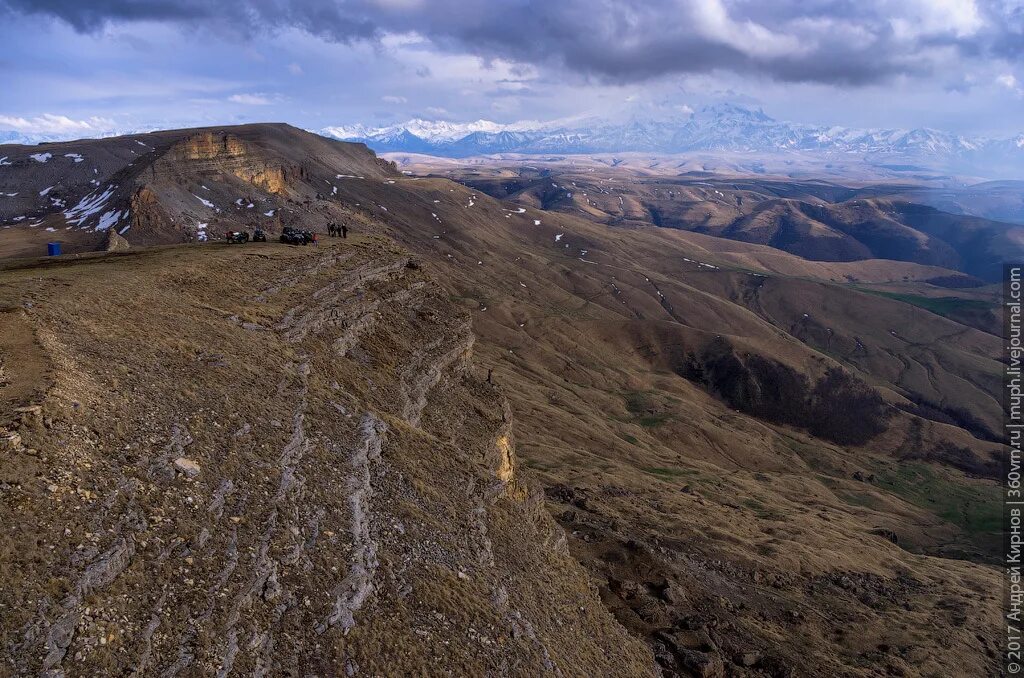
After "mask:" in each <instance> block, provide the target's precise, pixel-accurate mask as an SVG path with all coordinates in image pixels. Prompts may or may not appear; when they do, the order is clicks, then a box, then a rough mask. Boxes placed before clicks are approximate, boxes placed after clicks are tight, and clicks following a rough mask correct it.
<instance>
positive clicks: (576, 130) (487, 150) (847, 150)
mask: <svg viewBox="0 0 1024 678" xmlns="http://www.w3.org/2000/svg"><path fill="white" fill-rule="evenodd" d="M320 133H321V134H323V135H325V136H329V137H334V138H336V139H343V140H351V141H361V142H364V143H366V144H367V145H368V146H370V147H371V148H373V149H374V150H376V151H379V152H409V153H427V154H431V155H439V156H447V157H466V156H471V155H487V154H493V153H523V154H530V153H564V154H588V153H622V152H630V151H634V152H646V153H659V154H661V153H666V154H668V153H689V152H714V153H719V152H721V153H730V152H741V153H764V154H779V153H805V154H815V153H817V154H823V155H826V156H834V155H838V154H842V156H843V157H850V158H854V157H862V158H865V159H866V160H867V161H870V162H881V163H890V164H902V165H913V166H920V167H926V168H932V169H935V170H939V171H942V172H950V171H951V172H966V173H975V174H980V175H982V176H993V177H995V176H1003V177H1014V178H1016V177H1019V176H1021V175H1022V174H1024V134H1022V135H1020V136H1018V137H1015V138H1011V139H988V138H982V137H965V136H962V135H957V134H952V133H949V132H944V131H942V130H935V129H930V128H926V127H921V128H914V129H901V128H884V129H857V128H851V127H842V126H824V125H810V124H802V123H792V122H785V121H780V120H776V119H775V118H772V117H771V116H769V115H767V114H766V113H765V112H764V111H763V110H762V109H760V108H756V109H755V108H749V107H746V106H743V105H740V104H735V103H728V102H723V103H715V104H710V105H707V106H704V107H703V108H701V109H699V110H698V111H696V112H695V113H692V114H689V113H680V112H678V111H674V112H673V113H672V114H671V115H669V116H667V117H665V111H664V109H657V108H655V109H651V110H645V109H639V110H637V109H634V110H633V112H632V114H630V115H628V116H626V117H622V118H619V119H618V120H617V121H612V120H607V119H600V118H594V117H578V118H575V119H569V120H562V121H553V122H546V123H545V122H538V121H520V122H514V123H497V122H493V121H490V120H476V121H473V122H464V123H457V122H448V121H431V120H423V119H419V118H416V119H413V120H409V121H407V122H404V123H400V124H397V125H390V126H387V127H378V128H367V127H365V126H362V125H354V126H350V127H327V128H324V129H323V130H320ZM993 172H994V174H992V173H993Z"/></svg>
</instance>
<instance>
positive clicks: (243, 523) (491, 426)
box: [0, 238, 653, 676]
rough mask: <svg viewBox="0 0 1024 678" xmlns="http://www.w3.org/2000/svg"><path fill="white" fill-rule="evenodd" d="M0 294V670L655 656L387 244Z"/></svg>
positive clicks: (411, 273) (166, 257) (25, 274)
mask: <svg viewBox="0 0 1024 678" xmlns="http://www.w3.org/2000/svg"><path fill="white" fill-rule="evenodd" d="M115 274H116V275H115ZM126 290H131V293H130V294H126V293H125V291H126ZM0 300H2V302H0V303H2V305H3V312H2V314H0V323H2V326H3V330H4V331H3V332H0V337H2V338H0V356H2V359H3V367H4V373H3V374H4V379H5V384H4V387H3V388H2V389H0V394H2V397H3V398H4V402H3V405H4V407H3V408H0V409H2V411H4V412H6V413H13V416H11V415H8V416H6V417H5V420H4V421H3V422H2V423H3V445H4V447H3V455H4V463H3V465H2V469H3V470H2V476H0V525H3V531H4V535H3V539H2V544H3V545H2V547H0V548H2V551H0V561H2V562H3V563H4V574H5V576H4V577H3V579H2V581H0V631H2V648H3V650H2V655H3V662H2V666H3V669H0V672H3V673H7V674H11V675H15V674H16V675H26V674H30V673H40V674H43V675H49V676H60V675H69V676H70V675H97V674H105V675H121V674H127V673H134V674H135V675H167V676H169V675H221V676H226V675H229V674H235V675H239V674H252V675H300V674H301V675H310V674H316V675H350V676H351V675H410V674H427V673H430V674H435V673H446V674H450V675H523V676H526V675H546V674H551V675H580V676H584V675H650V674H651V673H652V672H653V669H652V666H653V661H652V658H651V656H650V654H649V651H648V650H647V648H645V647H644V646H643V644H642V643H640V642H639V641H638V640H634V639H632V638H630V637H629V636H628V635H627V633H626V632H625V630H624V629H623V628H622V627H621V626H619V625H618V624H617V623H615V622H614V620H613V619H612V617H611V615H610V614H609V613H608V611H607V610H606V609H605V608H604V606H603V605H602V604H601V602H600V600H599V598H598V595H597V591H596V589H595V588H594V587H593V586H592V585H591V584H590V583H589V579H588V578H587V576H586V574H585V573H584V572H583V570H582V569H581V568H580V566H579V565H578V564H577V563H576V561H575V560H574V559H573V558H572V557H571V556H570V555H569V552H568V548H567V545H566V540H565V537H564V534H563V533H562V531H561V530H560V529H559V528H558V527H557V526H555V524H554V523H553V521H552V520H551V519H550V518H549V517H548V516H547V514H546V512H544V510H543V502H544V499H543V495H542V494H540V493H539V491H538V490H536V489H535V488H534V486H533V485H531V484H530V483H529V482H528V481H526V480H524V479H523V478H522V477H521V474H520V472H519V469H518V466H517V461H516V457H515V451H514V450H515V446H514V440H513V436H512V426H513V424H512V419H511V417H512V415H511V412H510V410H509V408H508V405H507V402H506V401H505V400H504V398H503V396H502V394H501V392H500V391H499V390H498V389H496V388H495V387H494V386H492V385H489V384H487V383H486V382H485V381H484V379H483V375H482V374H481V371H480V370H479V369H474V368H473V364H472V362H471V353H472V346H473V335H472V334H471V332H470V330H469V325H468V323H467V320H468V319H467V318H466V317H465V316H463V315H462V314H460V313H458V312H453V310H452V308H451V307H450V305H449V304H448V302H447V301H446V300H445V299H444V298H443V297H442V296H439V294H438V291H437V287H436V285H435V284H434V283H433V282H431V281H430V280H429V278H426V277H424V276H423V274H422V272H421V271H420V270H419V265H418V263H417V262H416V261H415V260H413V259H411V258H410V257H409V255H408V254H403V253H402V252H401V251H399V250H397V249H395V248H394V247H392V246H390V245H388V244H387V243H386V241H384V240H382V239H375V238H359V239H354V240H349V241H347V242H345V243H344V244H343V245H336V246H332V247H322V248H317V249H313V248H305V249H288V248H285V247H284V246H279V245H267V246H263V247H249V248H244V249H243V248H231V247H227V246H216V247H211V248H204V249H203V251H197V250H194V249H193V250H191V251H186V250H182V249H180V248H171V249H164V250H156V251H147V252H144V253H131V254H126V255H119V256H113V257H104V258H98V259H95V258H94V259H85V260H82V261H80V262H77V263H75V264H73V265H61V263H60V262H55V263H54V265H51V266H44V267H41V268H36V267H25V268H18V269H15V270H10V271H7V272H6V273H4V274H3V277H2V280H0Z"/></svg>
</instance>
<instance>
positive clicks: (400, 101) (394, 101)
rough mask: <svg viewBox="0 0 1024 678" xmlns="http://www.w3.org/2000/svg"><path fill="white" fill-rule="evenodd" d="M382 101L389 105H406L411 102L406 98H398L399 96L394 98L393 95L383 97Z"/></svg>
mask: <svg viewBox="0 0 1024 678" xmlns="http://www.w3.org/2000/svg"><path fill="white" fill-rule="evenodd" d="M380 100H381V101H383V102H384V103H388V104H404V103H407V102H408V101H409V100H408V99H406V98H405V97H398V96H394V95H392V94H387V95H385V96H382V97H381V98H380Z"/></svg>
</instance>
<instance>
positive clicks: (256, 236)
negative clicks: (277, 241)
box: [252, 228, 267, 242]
mask: <svg viewBox="0 0 1024 678" xmlns="http://www.w3.org/2000/svg"><path fill="white" fill-rule="evenodd" d="M252 241H253V242H267V234H266V233H264V231H263V229H262V228H257V229H256V230H255V231H253V232H252Z"/></svg>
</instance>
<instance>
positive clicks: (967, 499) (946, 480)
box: [875, 462, 1003, 537]
mask: <svg viewBox="0 0 1024 678" xmlns="http://www.w3.org/2000/svg"><path fill="white" fill-rule="evenodd" d="M875 485H876V486H878V487H881V488H883V489H886V490H888V491H890V492H892V493H893V494H895V495H897V496H899V497H902V498H903V499H905V500H907V501H908V502H910V503H911V504H914V505H915V506H920V507H921V508H924V509H927V510H928V511H930V512H932V513H934V514H935V515H937V516H938V517H940V518H942V519H943V520H945V521H947V522H950V523H953V524H954V525H956V526H957V527H959V528H961V529H962V530H963V531H964V532H966V533H967V534H969V535H971V536H972V537H975V536H980V535H986V534H993V533H995V534H998V533H999V532H1001V530H1002V526H1003V517H1002V494H1001V490H1000V489H999V486H998V485H996V484H994V483H985V482H981V481H978V482H975V481H971V480H969V479H967V478H964V479H963V480H962V481H959V482H958V481H956V480H953V479H952V478H951V477H950V476H949V475H948V474H946V473H944V472H941V471H939V470H937V469H936V468H935V467H934V466H931V465H930V464H926V463H924V462H907V463H903V464H900V465H899V467H897V468H896V469H891V468H888V467H881V468H879V470H877V471H876V472H875Z"/></svg>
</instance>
